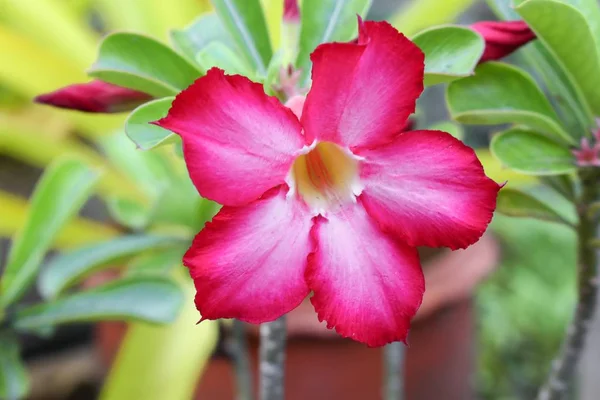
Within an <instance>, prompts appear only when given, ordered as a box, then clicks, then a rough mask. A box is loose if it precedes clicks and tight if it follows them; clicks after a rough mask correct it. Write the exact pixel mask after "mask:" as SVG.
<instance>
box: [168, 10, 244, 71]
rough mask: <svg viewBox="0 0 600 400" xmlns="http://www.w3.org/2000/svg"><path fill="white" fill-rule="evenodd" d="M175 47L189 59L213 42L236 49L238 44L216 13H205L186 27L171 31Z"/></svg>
mask: <svg viewBox="0 0 600 400" xmlns="http://www.w3.org/2000/svg"><path fill="white" fill-rule="evenodd" d="M170 39H171V43H172V44H173V47H175V48H176V49H177V50H179V51H180V52H181V53H182V54H184V55H185V56H186V57H187V58H188V59H189V60H191V61H194V62H195V60H196V55H197V54H198V53H199V52H200V50H202V49H203V48H204V47H206V46H207V45H208V44H209V43H211V42H215V41H217V42H219V43H223V44H224V45H225V46H227V47H229V48H231V49H235V48H236V45H235V43H234V41H233V39H232V37H231V35H230V34H229V32H227V29H226V28H225V26H224V25H223V23H222V22H221V20H220V19H219V17H218V16H217V15H216V14H215V13H208V14H203V15H201V16H199V17H198V18H196V20H195V21H194V22H192V23H191V24H190V25H189V26H187V27H186V28H184V29H174V30H172V31H171V32H170Z"/></svg>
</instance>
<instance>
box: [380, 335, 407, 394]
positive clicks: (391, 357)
mask: <svg viewBox="0 0 600 400" xmlns="http://www.w3.org/2000/svg"><path fill="white" fill-rule="evenodd" d="M383 370H384V384H383V398H384V400H402V399H404V385H403V382H404V379H403V375H404V344H403V343H401V342H394V343H390V344H388V345H387V346H385V347H384V348H383Z"/></svg>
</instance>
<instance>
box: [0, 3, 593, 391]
mask: <svg viewBox="0 0 600 400" xmlns="http://www.w3.org/2000/svg"><path fill="white" fill-rule="evenodd" d="M421 2H422V3H423V4H424V3H427V4H426V6H427V7H429V10H428V13H429V14H430V20H429V21H428V20H424V21H415V20H412V19H411V18H410V14H409V12H408V11H407V10H410V8H411V7H414V4H409V3H421ZM168 3H169V5H167V2H164V1H161V0H127V1H123V0H121V1H119V0H16V1H7V0H0V49H2V54H3V57H2V59H3V60H2V62H1V63H0V64H1V65H0V235H2V237H3V238H4V239H3V240H2V241H1V242H0V271H1V270H2V265H3V264H4V263H3V260H5V258H6V256H7V252H8V248H9V246H10V240H9V239H8V238H9V237H10V236H11V235H13V234H14V232H15V231H16V230H17V229H18V228H19V227H20V226H21V225H22V224H23V221H24V220H25V216H26V212H27V210H28V198H29V197H30V196H31V194H32V191H33V188H34V185H35V183H36V182H37V181H38V179H39V178H40V175H41V173H42V171H43V170H44V168H45V167H46V166H47V165H48V164H49V163H50V162H51V161H52V160H53V159H55V158H56V157H58V156H60V155H61V154H64V153H67V152H69V153H76V154H79V155H80V156H82V157H84V158H86V159H87V160H91V161H93V162H94V163H96V164H97V165H100V166H102V167H103V168H105V169H106V170H107V171H108V172H107V174H106V177H105V178H103V179H104V180H103V181H102V184H101V187H100V189H99V193H98V195H97V196H95V197H93V198H91V199H90V200H89V201H88V202H87V203H86V204H85V206H84V207H83V209H82V211H81V213H80V215H79V216H78V217H77V219H76V220H75V221H73V222H72V223H71V224H70V225H69V226H68V227H67V228H65V229H64V230H63V231H62V232H61V234H60V235H59V238H58V240H57V249H58V250H63V249H71V248H75V247H77V246H80V245H82V244H85V243H93V242H96V241H99V240H104V239H107V238H110V237H112V236H113V235H115V234H116V233H117V232H122V231H127V230H128V229H131V227H129V228H128V227H125V226H124V224H123V223H122V219H123V216H122V215H121V216H120V215H115V213H117V214H118V212H119V211H118V210H120V209H119V208H118V207H112V208H107V203H109V204H110V203H111V202H114V201H123V199H125V200H127V201H131V202H133V204H137V203H136V202H140V203H143V200H140V199H143V198H144V197H146V196H147V195H148V192H151V191H152V186H153V185H154V184H155V182H156V180H157V179H158V178H157V177H156V173H155V171H154V172H152V168H153V167H152V165H154V164H153V163H154V162H155V161H154V160H153V156H151V155H150V156H148V155H147V154H140V152H139V151H136V150H135V146H134V145H133V144H132V143H131V142H130V141H128V140H127V139H126V138H125V136H124V135H123V133H122V131H121V128H122V126H123V123H124V118H125V116H124V115H123V116H122V115H118V114H117V115H110V116H106V115H86V114H81V113H75V112H68V111H63V110H57V109H52V108H49V107H44V106H40V105H36V104H33V103H32V101H31V100H32V98H33V97H35V96H36V95H38V94H40V93H44V92H48V91H51V90H55V89H57V88H59V87H62V86H65V85H68V84H72V83H77V82H85V81H87V80H88V78H87V77H86V74H85V71H86V69H87V68H88V67H89V66H90V65H91V64H92V62H93V61H94V59H95V55H96V48H97V43H98V41H99V39H100V38H101V37H102V35H103V34H105V33H106V32H109V31H112V30H115V29H126V30H133V31H139V32H145V33H147V34H150V35H153V36H155V37H157V38H159V39H161V40H166V38H167V32H168V30H169V29H171V28H183V27H184V26H185V25H187V24H188V23H189V22H191V21H192V19H193V18H194V17H195V16H196V15H197V14H199V13H201V12H203V11H206V10H208V9H209V8H210V5H209V3H208V1H203V0H172V1H170V2H168ZM442 3H444V5H440V4H442ZM421 6H422V5H421ZM445 8H451V9H452V10H451V11H450V12H448V10H446V9H445ZM403 9H404V11H403ZM437 12H440V13H441V14H442V15H439V18H438V16H436V13H437ZM399 13H404V14H399ZM402 15H405V16H404V17H402ZM369 19H375V20H381V19H391V20H392V21H394V23H395V26H396V27H397V28H399V29H400V30H403V31H405V32H407V31H408V32H407V34H414V33H416V32H417V31H419V30H420V29H423V28H426V27H427V26H429V25H431V24H436V23H445V22H452V19H455V21H454V22H457V23H460V24H470V23H472V22H475V21H479V20H490V19H494V15H493V14H492V13H491V11H490V10H489V9H488V7H487V5H486V4H485V3H484V2H478V1H473V0H453V1H450V0H447V1H441V2H437V5H436V2H435V1H430V0H415V1H414V2H410V1H408V0H407V1H401V0H396V1H394V0H374V2H373V7H372V9H371V13H370V15H369ZM511 60H512V61H514V62H516V63H519V59H518V55H515V56H513V59H511ZM443 96H444V89H443V87H439V86H436V87H434V88H430V89H428V90H427V91H426V93H425V94H424V95H423V96H422V98H421V99H420V101H419V111H420V115H419V116H418V117H419V124H420V125H423V126H430V125H432V124H434V123H436V122H440V121H445V120H447V119H448V115H447V112H446V108H445V103H444V98H443ZM495 129H497V128H495ZM490 133H491V131H490V128H489V127H477V126H476V127H473V126H471V127H468V128H465V136H464V140H465V142H466V143H467V144H469V145H471V146H473V147H477V148H485V147H486V146H487V143H488V138H489V134H490ZM482 154H485V153H482ZM485 163H486V159H485V158H484V164H485ZM490 163H491V161H490ZM132 165H133V166H132ZM136 168H137V171H138V173H137V175H136V172H132V171H134V170H135V169H136ZM140 168H146V169H148V170H150V171H151V172H149V173H146V174H145V175H144V173H141V174H140V173H139V169H140ZM487 168H488V165H487V164H486V169H487ZM490 168H497V166H495V165H494V166H491V167H490ZM500 174H501V173H500ZM514 179H515V180H514V181H511V182H514V183H515V184H516V185H527V186H530V187H531V190H532V191H533V192H534V193H537V194H539V195H540V196H544V197H545V198H546V200H548V199H549V197H548V196H552V194H551V193H550V192H543V191H541V189H540V190H538V189H536V188H535V182H534V181H531V180H527V179H524V178H523V179H521V178H514ZM189 193H190V196H194V193H193V191H192V192H189ZM115 199H117V200H115ZM550 201H552V202H554V203H555V204H556V206H557V208H560V207H561V203H560V199H559V198H558V197H556V199H552V198H550ZM174 204H177V203H174ZM115 210H116V211H115ZM562 211H563V212H564V213H565V214H569V213H571V212H572V210H570V209H569V208H568V205H564V207H563V209H562ZM129 222H131V216H130V217H129ZM129 225H132V224H131V223H130V224H129ZM133 225H135V224H133ZM574 240H575V238H574V234H573V232H572V231H570V230H569V229H568V228H566V227H564V226H562V225H558V224H552V223H550V222H540V221H534V220H527V219H513V218H509V217H503V216H500V215H497V216H496V217H495V219H494V221H493V223H492V227H491V230H490V233H489V234H488V235H487V237H485V238H484V240H482V242H480V243H479V244H478V245H476V246H473V247H472V248H470V249H469V250H467V251H462V252H461V251H459V252H455V253H446V252H432V251H427V250H423V256H424V259H425V261H424V264H425V270H426V276H427V296H428V297H427V298H426V300H425V303H424V306H423V310H421V312H420V314H419V316H418V317H417V320H416V322H415V326H414V328H413V331H412V332H411V337H410V347H409V349H408V351H407V358H406V365H405V377H406V379H405V386H406V393H407V399H409V400H420V399H423V400H430V399H460V400H464V399H476V398H477V399H490V400H492V399H494V400H495V399H498V400H499V399H502V400H505V399H506V400H508V399H531V398H534V396H535V393H536V390H537V388H538V386H539V385H540V383H541V382H542V381H543V379H544V377H545V375H546V373H547V368H548V366H549V365H550V362H551V360H552V358H553V356H554V354H555V352H556V351H557V349H558V347H559V345H560V342H561V339H562V337H563V335H564V330H565V327H566V324H567V323H568V321H569V319H570V315H571V310H572V308H573V304H574V296H575V292H574V288H575V276H574V271H573V270H572V269H571V268H565V267H566V266H570V265H574V262H575V248H574V246H575V241H574ZM51 256H52V255H50V257H51ZM138 262H140V261H139V260H138ZM119 266H120V265H119V264H118V262H115V267H119ZM113 274H116V272H114V271H112V272H111V271H109V272H105V273H103V274H100V275H95V276H92V277H91V278H89V279H88V280H86V282H85V285H89V286H93V285H96V284H98V283H99V282H104V281H106V280H110V279H112V276H113ZM38 299H39V294H38V293H36V291H35V290H33V291H31V292H30V293H28V294H27V296H26V298H25V300H24V301H26V302H35V301H37V300H38ZM188 315H189V314H188ZM190 318H191V320H188V321H189V326H190V327H193V324H194V323H195V322H196V321H195V319H194V318H196V317H195V316H194V314H193V313H192V314H191V317H190ZM289 324H290V326H289V328H290V342H289V347H288V362H287V363H288V364H287V368H288V370H287V375H286V387H287V388H286V390H287V391H288V398H289V399H291V400H295V399H308V398H310V399H374V398H376V395H374V393H375V394H376V393H379V392H380V387H381V375H382V361H381V350H380V349H367V348H365V347H364V346H362V345H360V344H357V343H353V342H349V341H346V340H342V339H339V338H337V337H336V336H335V335H332V334H330V333H328V332H327V331H325V330H324V329H323V327H322V326H321V325H319V324H318V322H317V321H316V317H315V316H314V314H313V312H312V310H311V309H310V307H305V305H302V306H301V307H300V308H299V309H298V310H295V311H294V312H293V313H292V314H291V315H290V318H289ZM184 325H185V324H184ZM135 329H136V330H137V336H135V338H136V339H132V336H131V335H132V332H131V330H132V328H131V327H130V328H129V334H130V336H129V337H128V338H129V340H128V341H124V340H123V338H124V334H125V331H126V330H127V327H126V325H125V324H122V323H115V322H111V323H96V324H91V323H78V324H72V325H68V326H64V327H61V328H59V329H58V330H57V331H56V332H55V333H54V334H53V335H52V336H50V337H47V338H40V337H37V336H28V335H24V336H23V337H21V338H20V341H21V342H22V344H23V347H22V353H23V357H24V359H25V361H26V364H27V367H28V370H29V372H30V374H31V392H30V396H29V398H31V399H40V400H41V399H94V398H97V397H98V396H100V393H101V392H103V394H102V398H114V399H119V398H130V397H127V394H126V393H134V391H132V392H127V390H126V389H124V390H123V391H121V392H119V393H120V394H116V393H117V392H114V393H111V392H110V390H107V389H106V385H105V386H104V387H105V389H104V390H103V389H102V388H103V385H104V384H105V383H106V382H109V383H110V384H111V385H113V386H114V387H117V386H123V385H125V386H127V385H130V386H131V387H135V386H136V385H144V384H147V383H148V382H149V381H148V380H150V379H158V380H161V379H166V378H165V375H164V374H163V372H161V371H165V370H168V369H169V368H171V364H168V363H172V365H173V368H175V365H179V366H180V365H186V364H189V363H195V362H196V360H186V358H190V357H199V355H198V354H199V353H198V352H185V351H179V353H177V356H176V357H171V358H170V359H168V360H167V361H165V358H164V357H162V358H161V356H160V354H159V355H156V356H155V357H154V358H152V357H150V358H149V356H148V353H152V352H153V351H154V350H156V349H160V351H163V352H169V351H170V350H169V349H170V347H169V346H171V344H169V343H171V342H170V341H169V340H171V341H172V340H173V337H169V335H170V334H171V333H172V332H171V331H169V330H168V329H163V328H154V327H152V328H149V327H145V326H143V324H142V325H140V324H138V325H136V327H135ZM219 333H220V334H219V339H218V342H217V344H216V347H215V348H214V350H213V349H212V347H210V352H209V353H210V354H208V356H207V357H208V358H207V361H206V363H204V364H202V365H200V366H198V365H197V364H194V365H195V366H194V368H195V369H194V371H196V370H197V371H198V372H201V373H199V374H198V376H197V380H196V382H194V385H196V384H197V389H196V393H197V398H199V399H200V398H202V399H210V400H221V399H222V400H227V399H233V398H234V390H235V383H234V375H233V372H232V364H231V354H232V348H231V347H232V344H231V340H230V338H231V334H230V328H229V327H228V326H227V325H224V326H220V327H219ZM255 333H256V332H255V331H254V330H253V329H249V336H250V350H251V357H252V360H253V361H256V346H257V338H256V334H255ZM193 334H194V335H199V336H201V334H202V333H201V332H199V331H194V332H193ZM593 336H594V337H593V338H592V339H591V340H592V345H591V347H590V350H589V354H587V355H586V358H585V359H584V360H583V363H582V364H583V367H584V368H582V370H585V373H582V374H581V377H580V383H579V385H578V388H577V391H578V392H579V395H580V397H578V398H581V399H590V400H591V399H596V398H598V397H594V396H595V395H594V394H593V393H598V391H597V390H596V387H597V383H596V382H595V380H596V378H595V375H596V374H597V373H598V372H599V371H600V369H599V367H598V360H599V357H598V353H600V326H598V327H596V329H595V331H594V333H593ZM188 340H194V337H192V338H190V339H188ZM133 341H135V343H136V344H132V342H133ZM124 345H127V346H128V348H127V349H124V348H123V346H124ZM119 351H120V352H121V353H120V355H119V356H117V354H118V353H119ZM124 352H127V354H128V355H129V356H124V355H123V353H124ZM142 354H143V355H144V356H142ZM136 355H137V356H136ZM115 357H117V358H115ZM115 360H117V361H115ZM149 360H150V361H149ZM149 362H155V363H158V364H160V368H154V369H153V370H152V371H149V368H148V365H147V364H148V363H149ZM166 362H168V363H167V364H165V363H166ZM115 364H117V365H115ZM115 370H118V371H119V372H118V374H117V373H115V372H114V371H115ZM111 371H113V372H112V373H111ZM152 374H154V375H152ZM169 376H170V377H171V375H169ZM169 379H170V378H169ZM173 379H174V380H169V381H164V382H163V383H162V384H163V385H166V386H176V385H178V384H179V383H178V382H177V377H175V378H173ZM181 379H183V378H181ZM116 381H118V382H117V383H115V382H116ZM121 381H126V382H125V383H123V382H121ZM107 385H108V384H107ZM123 393H125V394H123ZM165 396H166V395H165ZM374 396H375V397H374ZM165 398H169V397H165Z"/></svg>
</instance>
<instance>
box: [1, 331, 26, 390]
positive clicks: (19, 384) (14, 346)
mask: <svg viewBox="0 0 600 400" xmlns="http://www.w3.org/2000/svg"><path fill="white" fill-rule="evenodd" d="M28 391H29V378H28V376H27V370H26V369H25V365H24V364H23V361H21V356H20V354H19V343H18V342H17V338H16V337H14V336H13V335H12V334H10V333H8V332H0V399H3V400H19V399H22V398H25V396H26V395H27V392H28Z"/></svg>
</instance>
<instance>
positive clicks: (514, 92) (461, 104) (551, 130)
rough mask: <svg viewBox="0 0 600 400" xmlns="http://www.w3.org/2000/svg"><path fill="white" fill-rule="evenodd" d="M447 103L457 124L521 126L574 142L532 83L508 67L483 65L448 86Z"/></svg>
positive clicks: (519, 71) (503, 65) (514, 69)
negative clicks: (470, 74) (513, 124)
mask: <svg viewBox="0 0 600 400" xmlns="http://www.w3.org/2000/svg"><path fill="white" fill-rule="evenodd" d="M447 102H448V109H449V111H450V115H451V116H452V118H453V119H455V120H457V121H458V122H462V123H465V124H483V125H494V124H504V123H515V124H522V125H526V126H529V127H531V128H535V129H536V130H538V131H540V132H543V133H546V134H548V135H552V136H555V137H557V138H560V139H562V140H564V141H566V142H570V143H574V140H573V138H572V137H571V136H569V134H568V133H567V132H565V130H564V128H563V127H562V126H561V125H560V123H559V122H558V117H557V115H556V113H555V112H554V110H553V109H552V106H551V105H550V103H549V102H548V99H546V96H545V95H544V93H542V91H541V90H540V89H539V87H538V86H537V85H536V83H535V81H534V80H533V79H532V78H531V77H530V76H529V75H527V74H526V73H525V72H523V71H522V70H520V69H519V68H516V67H513V66H510V65H508V64H503V63H495V62H487V63H483V64H481V65H480V66H478V67H477V69H476V70H475V75H474V76H471V77H468V78H463V79H460V80H457V81H454V82H452V83H450V84H449V85H448V91H447Z"/></svg>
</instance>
